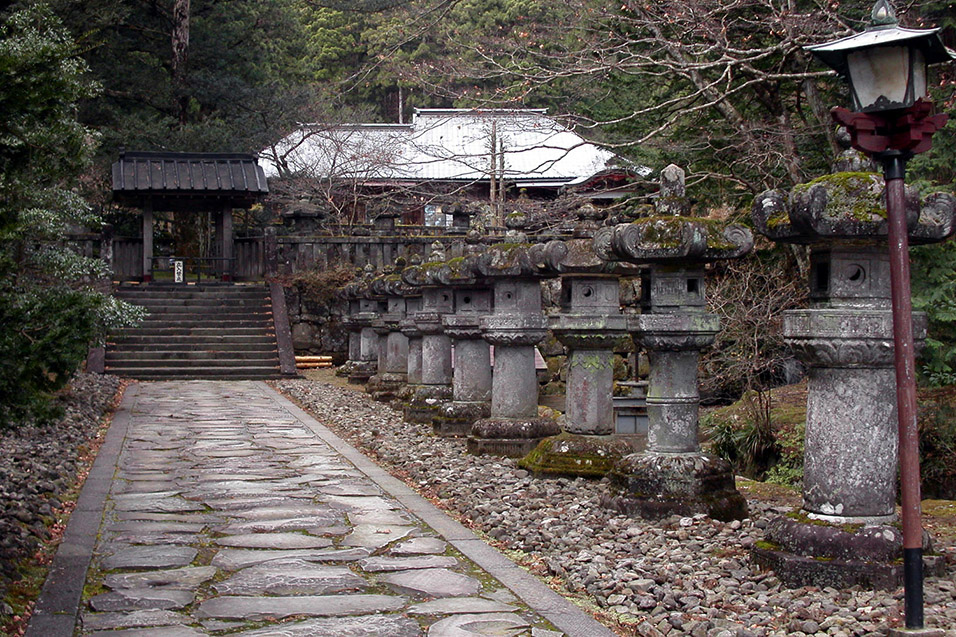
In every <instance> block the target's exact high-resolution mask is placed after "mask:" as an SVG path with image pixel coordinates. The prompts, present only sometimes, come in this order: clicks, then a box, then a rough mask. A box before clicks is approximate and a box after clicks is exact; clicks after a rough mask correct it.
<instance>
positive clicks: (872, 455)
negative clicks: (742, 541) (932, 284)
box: [752, 172, 956, 588]
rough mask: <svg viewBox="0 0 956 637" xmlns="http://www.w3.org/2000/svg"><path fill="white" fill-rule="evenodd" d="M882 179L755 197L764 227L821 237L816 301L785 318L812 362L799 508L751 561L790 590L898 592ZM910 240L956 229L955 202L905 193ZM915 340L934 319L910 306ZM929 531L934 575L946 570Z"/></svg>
mask: <svg viewBox="0 0 956 637" xmlns="http://www.w3.org/2000/svg"><path fill="white" fill-rule="evenodd" d="M883 188H884V185H883V179H882V178H881V177H880V176H879V175H877V174H873V173H859V172H854V173H837V174H833V175H827V176H825V177H821V178H820V179H817V180H814V181H813V182H811V183H809V184H804V185H800V186H797V187H796V188H794V190H793V191H792V192H791V193H790V194H789V196H788V195H786V194H785V193H780V192H776V191H769V192H766V193H764V194H762V195H760V196H759V197H758V198H757V199H756V201H755V202H754V207H753V212H752V216H753V219H754V222H755V225H756V227H757V229H758V231H760V232H761V233H762V234H764V235H766V236H768V237H769V238H771V239H773V240H776V241H785V242H794V243H810V244H812V245H813V250H812V253H811V267H810V307H809V308H808V309H805V310H792V311H789V312H787V313H786V314H785V316H784V335H785V337H786V339H787V342H788V343H789V344H790V346H791V347H792V348H793V350H794V353H795V354H796V355H797V356H798V357H799V358H800V359H801V360H802V361H803V362H804V363H806V365H807V366H808V369H809V372H808V387H807V390H808V391H807V424H806V439H805V452H804V479H803V507H802V508H801V510H799V511H797V512H795V513H794V515H792V516H788V517H781V518H777V519H775V520H773V521H771V523H770V526H769V527H768V533H767V539H768V542H769V544H770V546H769V547H762V548H759V549H755V550H754V560H755V562H756V563H757V564H758V565H759V566H762V567H766V568H773V569H774V570H775V571H776V572H777V575H778V577H780V579H781V580H782V581H783V582H784V583H785V584H787V585H789V586H803V585H806V584H813V585H820V586H836V587H846V586H853V585H862V586H872V587H879V588H895V587H897V586H899V585H900V583H901V582H902V566H901V564H900V563H899V558H901V556H902V534H901V532H900V530H899V529H898V528H897V527H896V526H895V525H894V524H892V523H893V522H894V521H895V518H896V516H895V505H896V474H897V465H898V459H897V444H898V433H897V415H896V377H895V371H894V366H893V349H894V346H893V315H892V307H891V303H890V277H889V256H888V250H887V247H886V238H885V237H886V234H887V230H886V220H885V217H886V213H885V203H884V195H883ZM906 205H907V216H908V217H909V222H908V224H907V225H908V229H909V235H910V242H911V243H931V242H935V241H941V240H942V239H944V238H946V237H947V236H949V235H951V234H952V233H953V230H954V215H956V199H954V198H953V197H952V196H951V195H932V196H930V197H928V198H927V200H926V201H925V202H924V203H923V204H922V205H921V204H920V201H919V198H918V196H917V195H916V192H915V191H909V192H908V193H907V196H906ZM913 322H914V325H913V332H914V339H915V341H916V344H917V347H918V346H919V344H920V341H922V339H924V338H925V335H926V317H925V315H924V314H922V313H918V312H916V313H914V314H913ZM930 549H931V547H930V543H929V536H928V535H926V536H925V538H924V556H925V557H924V564H925V568H926V570H927V572H929V573H933V572H937V571H938V568H939V567H941V561H940V560H939V558H938V557H934V556H932V555H928V554H929V553H930Z"/></svg>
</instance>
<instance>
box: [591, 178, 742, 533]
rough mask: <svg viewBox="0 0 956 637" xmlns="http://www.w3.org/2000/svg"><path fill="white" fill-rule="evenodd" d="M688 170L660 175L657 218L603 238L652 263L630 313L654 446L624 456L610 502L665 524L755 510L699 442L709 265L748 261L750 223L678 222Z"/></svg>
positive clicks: (612, 250)
mask: <svg viewBox="0 0 956 637" xmlns="http://www.w3.org/2000/svg"><path fill="white" fill-rule="evenodd" d="M683 175H684V173H683V171H682V170H681V169H680V168H678V167H676V166H673V165H671V166H668V167H667V168H666V169H665V170H664V171H662V173H661V190H660V200H661V202H662V205H661V207H660V209H659V211H658V212H659V213H660V214H659V216H655V217H650V218H646V219H638V220H637V221H635V222H633V223H629V224H622V225H619V226H615V227H613V228H608V229H606V230H602V231H601V232H599V233H598V236H597V237H596V238H595V243H596V244H598V245H599V250H600V251H601V252H604V253H606V254H607V256H608V257H609V258H616V259H620V260H624V261H629V262H631V263H634V264H649V269H648V271H647V274H646V275H645V277H644V281H643V284H642V286H641V289H642V294H643V295H644V299H643V302H642V314H639V315H634V316H632V317H630V319H629V321H628V329H629V331H630V332H631V333H632V335H633V337H634V341H635V344H636V345H638V346H639V347H643V348H644V349H645V350H646V351H647V355H648V360H649V363H650V374H649V376H648V386H647V416H648V441H647V450H646V451H644V452H642V453H636V454H631V455H629V456H626V457H625V458H623V459H621V460H620V461H619V462H618V463H617V464H616V465H615V467H614V470H613V471H612V473H611V481H612V485H613V486H614V488H615V490H616V493H615V494H614V495H612V496H611V497H610V498H609V499H608V504H610V505H611V506H613V507H615V508H617V509H619V510H621V511H624V512H626V513H629V514H635V513H636V514H639V515H641V516H643V517H650V518H660V517H666V516H669V515H675V514H676V515H694V514H697V513H706V514H707V515H709V516H711V517H713V518H716V519H719V520H730V519H739V518H744V517H746V515H747V505H746V502H745V501H744V499H743V497H742V496H741V495H740V494H739V493H738V492H737V490H736V488H735V486H734V475H733V472H732V471H731V468H730V465H729V464H728V463H727V462H726V461H724V460H722V459H720V458H717V457H714V456H711V455H708V454H705V453H703V452H702V451H701V448H700V444H699V442H698V435H697V431H698V418H697V417H698V408H699V402H700V399H699V396H698V390H697V360H698V357H699V355H700V351H701V350H702V349H703V348H705V347H707V346H708V345H710V344H711V343H712V342H713V339H714V336H715V335H716V334H717V330H718V329H719V321H718V319H717V317H716V316H714V315H712V314H707V312H706V307H705V304H706V296H705V290H704V271H703V265H704V263H706V262H707V261H713V260H717V259H730V258H735V257H739V256H742V255H743V254H746V253H747V252H749V251H750V249H751V248H752V247H753V237H752V236H751V234H750V231H749V230H747V229H746V228H744V227H742V226H737V225H725V224H721V223H719V222H711V221H707V222H704V221H701V220H697V219H694V218H692V217H684V216H674V215H673V214H672V213H673V212H674V211H675V210H676V211H680V212H686V210H687V208H688V206H687V205H686V202H683V203H682V201H681V200H682V195H683V189H684V181H683Z"/></svg>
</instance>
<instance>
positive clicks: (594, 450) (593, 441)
mask: <svg viewBox="0 0 956 637" xmlns="http://www.w3.org/2000/svg"><path fill="white" fill-rule="evenodd" d="M633 452H634V449H633V447H632V446H631V444H630V443H629V442H627V441H625V440H622V439H621V438H617V437H615V436H589V435H580V434H572V433H567V432H563V433H561V434H558V435H557V436H552V437H551V438H545V439H544V440H542V441H541V442H540V443H538V446H537V447H535V448H534V450H533V451H531V453H529V454H528V455H527V456H525V457H524V458H522V459H521V461H519V462H518V465H519V466H520V467H521V468H522V469H527V470H528V471H531V472H532V473H534V474H535V475H537V476H566V477H579V476H580V477H585V478H603V477H604V476H606V475H607V474H608V473H610V472H611V469H612V468H613V467H614V464H615V462H617V461H618V460H620V459H621V458H623V457H624V456H626V455H628V454H631V453H633Z"/></svg>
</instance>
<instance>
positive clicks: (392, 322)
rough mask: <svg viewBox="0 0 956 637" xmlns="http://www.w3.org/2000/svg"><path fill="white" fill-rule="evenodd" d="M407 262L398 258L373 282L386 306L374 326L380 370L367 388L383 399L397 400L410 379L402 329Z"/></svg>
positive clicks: (374, 396)
mask: <svg viewBox="0 0 956 637" xmlns="http://www.w3.org/2000/svg"><path fill="white" fill-rule="evenodd" d="M404 265H405V262H404V259H401V258H399V260H398V262H397V263H396V267H391V266H390V267H389V268H387V270H386V273H385V274H384V275H383V276H381V277H379V278H377V279H376V280H375V281H373V282H372V288H373V290H375V291H376V292H378V293H380V294H382V295H383V296H385V298H386V301H385V305H386V307H385V312H384V313H383V314H382V316H381V318H380V320H379V322H378V323H376V324H375V326H374V327H375V329H376V331H377V332H378V334H379V365H378V373H376V374H375V375H374V376H372V378H370V379H369V382H368V384H367V385H366V386H365V391H367V392H368V393H369V394H371V395H372V397H373V398H375V400H379V401H382V402H390V401H392V400H394V399H395V398H396V397H397V396H398V392H399V391H400V390H401V388H402V387H404V386H405V384H406V382H407V380H408V337H407V336H406V335H405V334H403V333H402V331H401V329H400V324H401V322H402V320H403V319H404V318H405V310H406V301H405V296H403V293H404V292H405V291H406V287H407V286H405V285H404V284H403V283H402V279H401V270H402V268H404Z"/></svg>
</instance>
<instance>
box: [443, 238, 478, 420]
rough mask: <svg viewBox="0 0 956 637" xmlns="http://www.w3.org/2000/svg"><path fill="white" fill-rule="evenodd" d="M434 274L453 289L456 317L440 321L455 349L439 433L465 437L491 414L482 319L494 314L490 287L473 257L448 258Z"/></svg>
mask: <svg viewBox="0 0 956 637" xmlns="http://www.w3.org/2000/svg"><path fill="white" fill-rule="evenodd" d="M433 274H434V276H435V278H436V279H437V280H438V281H440V282H441V283H443V284H444V285H446V286H448V288H449V289H451V291H452V294H453V295H454V301H455V303H454V305H455V312H454V313H453V314H445V315H444V316H443V317H442V326H443V328H444V332H445V334H446V335H447V336H448V337H449V338H451V339H452V345H453V349H454V370H453V377H452V400H450V401H447V402H445V403H444V404H443V405H442V406H441V408H440V409H439V410H438V413H437V415H436V416H435V420H434V426H435V433H436V434H438V435H440V436H464V435H468V433H469V432H470V431H471V427H472V425H473V424H474V423H475V421H477V420H479V419H481V418H487V417H488V416H490V415H491V382H492V381H491V357H490V348H489V345H488V343H487V342H486V341H485V340H484V338H483V337H482V331H481V318H482V317H483V316H486V315H488V314H491V304H492V293H491V287H490V285H489V284H488V283H486V282H485V281H484V280H483V279H482V278H481V276H480V275H479V274H478V272H477V270H476V258H475V257H474V256H471V255H469V256H463V257H457V258H455V259H450V260H448V261H446V262H445V264H444V265H443V266H441V267H439V268H436V269H435V270H434V271H433Z"/></svg>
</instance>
